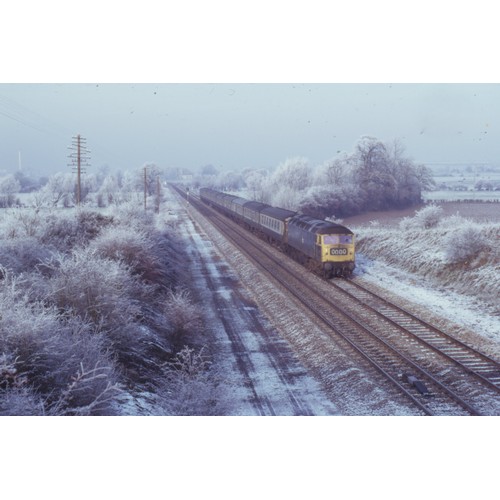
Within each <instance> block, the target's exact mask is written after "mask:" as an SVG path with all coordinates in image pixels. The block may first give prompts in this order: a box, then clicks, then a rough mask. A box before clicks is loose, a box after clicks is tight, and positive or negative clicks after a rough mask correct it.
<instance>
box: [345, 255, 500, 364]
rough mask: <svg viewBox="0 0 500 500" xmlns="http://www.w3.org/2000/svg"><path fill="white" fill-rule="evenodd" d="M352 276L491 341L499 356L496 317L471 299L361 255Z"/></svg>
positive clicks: (499, 327) (498, 318) (499, 324)
mask: <svg viewBox="0 0 500 500" xmlns="http://www.w3.org/2000/svg"><path fill="white" fill-rule="evenodd" d="M356 265H357V269H356V271H355V276H359V277H362V278H363V279H365V280H367V281H369V282H371V283H374V284H376V285H378V286H380V287H382V288H385V289H387V290H389V291H390V292H391V293H392V294H394V295H395V296H398V297H404V298H405V299H407V300H409V301H412V302H414V303H417V304H420V305H422V306H424V307H425V308H426V309H428V310H429V311H431V312H433V313H435V314H436V315H437V316H440V317H442V318H444V319H447V320H448V321H450V322H453V323H456V324H458V325H460V326H462V327H465V328H467V329H469V330H471V331H472V332H475V333H476V334H478V335H481V336H483V337H485V338H487V339H491V340H493V341H495V342H496V343H497V345H498V351H497V358H498V357H500V316H498V312H497V314H496V315H495V312H494V311H492V309H491V308H488V307H487V306H485V304H484V303H483V302H481V301H479V300H477V299H475V298H473V297H469V296H466V295H462V294H458V293H454V292H453V291H450V290H438V289H436V287H435V285H433V284H432V283H431V282H428V281H427V280H426V279H425V278H422V277H421V276H416V275H415V274H412V273H409V272H406V271H403V270H401V269H398V268H396V267H394V266H390V265H388V264H385V263H383V262H381V261H379V260H373V259H369V258H367V257H365V256H364V255H362V254H359V253H358V254H357V256H356Z"/></svg>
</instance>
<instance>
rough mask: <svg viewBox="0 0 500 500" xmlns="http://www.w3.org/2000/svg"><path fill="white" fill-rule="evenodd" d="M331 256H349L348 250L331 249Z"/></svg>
mask: <svg viewBox="0 0 500 500" xmlns="http://www.w3.org/2000/svg"><path fill="white" fill-rule="evenodd" d="M330 255H347V248H331V249H330Z"/></svg>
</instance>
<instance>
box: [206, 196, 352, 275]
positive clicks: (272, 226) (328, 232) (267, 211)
mask: <svg viewBox="0 0 500 500" xmlns="http://www.w3.org/2000/svg"><path fill="white" fill-rule="evenodd" d="M200 199H201V200H202V201H203V202H204V203H206V204H208V205H210V206H212V207H214V208H216V209H217V210H219V211H220V212H222V213H223V214H225V215H227V216H229V217H231V218H232V219H235V220H236V221H237V222H239V223H240V224H243V225H244V226H246V227H247V228H248V229H250V230H252V231H253V232H256V233H259V235H261V236H263V237H265V238H266V239H267V240H268V241H269V242H271V243H273V244H276V245H278V246H279V247H280V248H282V249H283V251H284V252H285V253H287V254H289V255H290V256H291V257H293V258H294V259H295V260H297V261H299V262H300V263H301V264H303V265H304V266H306V267H307V268H309V269H311V270H313V271H314V272H316V273H318V274H320V275H322V276H324V277H325V278H332V277H334V276H344V277H348V276H350V275H351V274H352V272H353V270H354V268H355V265H356V264H355V251H354V234H353V232H352V231H351V230H350V229H348V228H347V227H345V226H342V225H340V224H335V223H333V222H329V221H326V220H321V219H315V218H313V217H309V216H308V215H304V214H300V213H298V212H294V211H291V210H286V209H284V208H279V207H272V206H270V205H267V204H266V203H261V202H258V201H250V200H247V199H245V198H241V197H239V196H235V195H232V194H227V193H222V192H220V191H216V190H214V189H210V188H200Z"/></svg>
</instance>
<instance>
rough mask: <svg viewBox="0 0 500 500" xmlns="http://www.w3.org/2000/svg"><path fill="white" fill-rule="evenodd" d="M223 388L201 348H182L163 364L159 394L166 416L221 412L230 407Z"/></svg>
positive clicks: (224, 412)
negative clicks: (162, 379) (163, 375)
mask: <svg viewBox="0 0 500 500" xmlns="http://www.w3.org/2000/svg"><path fill="white" fill-rule="evenodd" d="M225 389H226V386H225V384H224V383H223V379H222V378H221V377H220V376H219V375H218V373H217V372H216V370H215V369H214V367H213V366H212V364H211V363H210V361H208V359H207V357H206V355H205V352H204V349H201V350H200V351H199V352H196V351H195V350H194V349H191V348H189V347H185V348H184V349H182V351H180V352H179V353H178V355H177V357H176V358H175V359H174V360H173V361H171V362H170V363H167V364H166V365H165V385H164V386H163V388H162V389H161V390H160V391H159V394H160V399H161V402H162V406H163V408H164V410H165V412H166V413H167V414H169V415H177V416H186V415H203V416H210V415H224V414H227V412H228V410H229V400H228V398H227V393H226V390H225Z"/></svg>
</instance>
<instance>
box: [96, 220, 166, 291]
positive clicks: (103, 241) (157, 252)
mask: <svg viewBox="0 0 500 500" xmlns="http://www.w3.org/2000/svg"><path fill="white" fill-rule="evenodd" d="M91 246H92V248H95V249H96V252H97V254H98V255H99V256H101V257H103V258H107V259H111V260H114V261H118V262H123V263H124V264H126V265H127V266H128V268H129V269H130V270H131V271H132V273H133V274H135V275H137V276H139V277H140V278H141V279H142V280H144V281H145V282H147V283H152V284H156V285H161V286H168V285H169V284H171V283H172V281H173V279H174V276H173V274H174V269H173V267H174V266H172V263H171V262H170V260H171V259H170V258H169V257H170V255H171V254H174V255H175V252H169V249H168V242H167V240H166V238H165V237H164V236H163V235H161V234H160V233H158V232H156V231H152V230H151V231H149V232H146V231H145V230H143V229H137V228H127V227H124V226H120V227H116V228H110V229H109V230H108V231H106V232H105V233H103V234H102V235H100V236H99V237H97V238H96V239H95V240H94V241H93V242H92V244H91Z"/></svg>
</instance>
